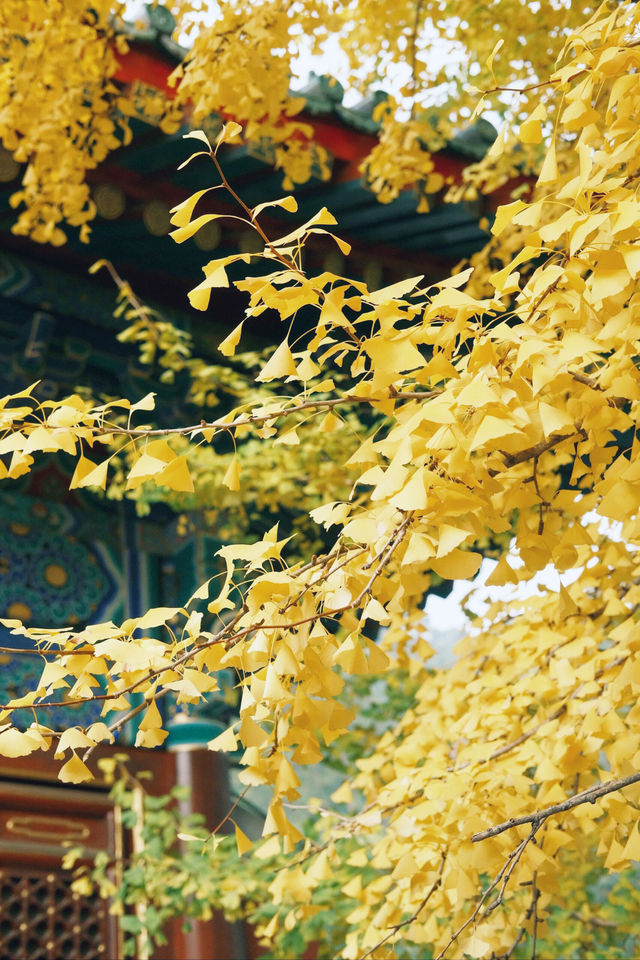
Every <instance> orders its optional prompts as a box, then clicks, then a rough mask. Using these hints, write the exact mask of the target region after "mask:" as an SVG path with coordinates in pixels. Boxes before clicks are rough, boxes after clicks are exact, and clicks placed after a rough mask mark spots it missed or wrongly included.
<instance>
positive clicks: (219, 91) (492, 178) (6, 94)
mask: <svg viewBox="0 0 640 960" xmlns="http://www.w3.org/2000/svg"><path fill="white" fill-rule="evenodd" d="M166 6H167V7H168V8H169V9H170V10H171V11H172V13H173V14H174V15H175V17H176V21H177V26H176V32H175V36H176V39H184V38H185V37H188V39H189V43H190V49H189V52H188V54H187V56H186V59H185V61H184V62H183V63H182V64H180V65H179V66H178V68H177V69H176V70H175V72H174V74H173V81H174V83H175V84H176V96H175V99H173V100H171V99H168V98H164V97H163V95H162V93H161V92H160V93H159V95H158V96H159V104H158V103H156V104H155V105H154V113H155V114H157V118H158V120H159V122H160V124H161V127H162V129H163V130H165V131H167V132H171V131H175V130H176V129H177V128H178V127H179V125H180V124H181V123H182V122H184V120H185V118H186V119H188V120H190V121H192V122H193V123H194V124H196V125H200V124H203V125H204V124H205V123H208V122H210V120H211V117H212V115H216V116H221V117H223V118H225V119H226V118H234V119H235V120H236V121H238V122H239V123H240V124H242V126H243V128H244V137H245V139H246V140H247V142H248V143H250V144H254V145H256V146H257V147H258V148H259V149H260V150H262V151H263V153H265V155H266V156H268V157H269V158H270V159H271V160H272V162H273V163H274V165H275V166H276V168H278V169H281V170H282V171H283V173H284V181H285V189H291V188H292V186H293V184H295V183H304V182H306V181H307V180H308V179H309V177H310V176H311V175H312V174H315V175H318V176H322V177H326V176H328V175H329V160H330V158H329V156H328V154H327V152H326V150H324V148H323V147H321V146H320V145H318V144H316V143H314V140H313V129H312V127H311V125H310V124H309V123H307V122H305V121H303V120H301V119H300V117H299V114H300V111H301V110H302V109H303V108H304V103H305V101H304V97H300V96H295V95H293V94H292V93H291V92H290V89H289V86H290V82H291V75H292V71H293V69H294V66H295V60H296V57H298V58H302V59H304V57H305V54H306V53H307V51H308V50H309V48H310V46H311V47H312V48H313V50H314V51H315V52H317V53H321V52H323V51H327V50H328V51H331V50H332V49H335V45H336V43H337V44H338V45H339V46H340V47H341V48H342V50H343V52H344V53H345V54H346V57H347V59H348V62H349V71H348V72H349V73H350V76H349V77H346V76H345V78H344V79H345V80H350V82H352V83H354V84H356V85H359V86H361V87H363V88H366V87H367V86H368V85H369V84H370V82H377V81H378V72H379V71H380V69H383V70H389V71H390V73H391V68H393V67H396V68H399V69H398V70H397V72H398V75H402V73H403V72H404V74H407V73H408V80H407V82H406V84H405V85H404V86H403V87H402V89H400V90H398V91H397V97H396V98H395V99H394V98H391V99H389V100H388V101H387V103H386V105H383V106H382V108H381V109H382V111H383V112H384V114H385V121H384V123H383V126H382V130H381V135H380V142H379V143H378V144H377V145H376V146H375V147H374V150H373V151H372V153H371V155H370V156H369V157H368V158H367V159H366V160H365V163H364V165H363V173H364V175H365V178H366V180H367V182H368V183H369V184H370V186H371V187H372V189H373V190H374V191H375V192H376V193H377V194H378V195H379V196H380V198H381V199H382V200H383V201H385V202H388V201H389V200H390V199H392V198H393V197H394V196H396V195H397V193H398V191H399V190H402V189H404V187H405V186H407V185H411V184H417V185H421V184H423V183H424V184H426V193H427V194H428V193H430V192H434V191H436V190H439V189H440V187H441V186H442V184H441V183H440V180H439V179H437V178H436V177H435V175H434V174H432V172H431V171H432V160H431V158H430V155H429V152H428V151H431V150H435V149H440V148H441V147H442V145H443V144H444V143H446V141H447V140H448V139H449V138H450V137H451V135H452V134H453V133H454V132H455V131H456V130H457V129H459V128H460V127H462V126H465V125H467V124H468V122H469V117H470V115H471V112H472V110H473V109H474V108H475V106H476V99H477V98H476V94H475V93H474V91H473V90H472V89H471V88H468V86H467V81H469V80H472V81H473V83H474V84H479V85H481V86H482V88H483V90H485V97H484V100H483V105H484V106H485V107H486V108H487V109H488V108H494V109H498V110H501V111H504V110H507V111H509V110H510V111H511V112H510V115H509V118H508V123H507V128H508V129H507V131H506V141H505V142H506V143H507V144H510V145H511V146H512V145H513V138H514V134H515V131H516V130H517V128H518V125H519V120H520V119H521V117H522V108H523V105H525V106H526V104H527V103H530V104H533V105H536V104H538V103H541V104H544V103H551V100H550V98H549V96H548V95H547V94H548V91H547V90H546V89H545V88H544V87H541V88H540V89H539V88H538V86H537V84H538V81H539V80H540V79H546V77H547V75H548V73H549V70H550V69H551V67H552V65H553V62H554V60H555V57H556V55H557V53H558V51H559V49H560V47H561V45H562V43H563V42H564V38H565V36H566V33H567V31H568V30H570V29H571V28H572V27H575V26H577V25H578V24H579V23H580V21H581V19H582V18H583V17H584V16H585V15H586V13H587V12H588V9H587V8H585V7H584V5H577V4H552V3H550V2H549V0H543V2H542V4H541V8H542V9H541V10H540V11H539V12H538V13H537V14H535V15H534V14H532V13H531V11H530V8H529V6H528V5H527V4H525V3H522V2H520V0H499V2H496V3H492V4H490V5H488V6H487V5H482V4H480V5H479V4H477V3H475V0H464V2H461V3H459V4H457V8H456V17H455V18H445V19H443V18H442V10H441V2H440V0H424V2H420V3H418V4H416V2H415V0H399V2H398V3H397V4H396V7H395V9H394V16H393V18H392V22H389V17H388V12H387V10H386V8H384V7H383V6H380V4H378V3H376V2H372V0H358V2H356V3H348V4H334V3H330V2H328V0H303V2H301V3H297V4H295V5H293V6H292V5H286V4H285V5H283V4H281V3H278V2H274V0H260V2H246V0H226V2H224V3H221V4H219V7H218V9H217V11H216V18H215V19H214V21H213V23H211V10H210V9H208V10H207V9H206V5H203V3H202V0H173V2H168V3H167V4H166ZM126 15H127V5H126V3H124V2H122V0H97V2H96V3H93V4H92V5H91V7H90V8H87V7H86V5H85V4H84V3H83V2H80V0H64V2H63V0H55V2H52V0H28V2H27V3H25V2H23V0H7V2H5V3H3V8H2V16H1V17H0V50H1V51H2V67H1V69H0V140H1V142H2V143H3V144H4V146H5V148H6V149H7V150H9V151H10V152H11V154H13V156H14V158H15V159H16V160H17V161H18V162H19V163H24V164H26V168H25V173H24V176H23V180H22V184H21V187H20V189H19V190H17V191H16V192H15V193H14V194H13V197H12V203H13V205H14V206H15V207H20V208H21V212H20V214H19V217H18V220H17V223H16V224H15V226H14V230H15V231H16V232H17V233H20V234H24V235H29V236H31V237H33V238H34V239H35V240H38V241H41V242H51V243H55V244H60V243H63V242H64V239H65V233H64V231H63V226H64V225H65V224H68V225H70V226H74V227H80V236H81V239H83V240H86V239H87V238H88V235H89V226H88V224H89V222H90V220H91V219H92V218H93V216H94V215H95V207H94V204H93V202H92V201H91V197H90V193H89V188H88V185H87V182H86V173H87V171H88V170H92V169H94V168H95V167H96V166H97V165H98V164H99V163H100V162H101V161H102V160H103V159H104V158H105V156H106V155H107V154H108V153H109V152H110V151H112V150H114V149H115V148H117V147H118V146H120V144H121V143H122V142H125V143H126V142H127V140H128V138H129V137H130V131H129V129H128V125H127V119H126V118H127V117H128V116H129V115H131V114H132V112H134V111H135V110H136V109H138V108H139V104H138V105H137V106H136V104H134V102H133V99H132V96H130V95H129V94H128V93H127V92H126V91H124V90H122V89H121V88H120V87H118V86H117V85H116V84H115V82H114V76H115V74H116V69H117V60H116V56H117V54H122V53H126V51H127V40H126V34H125V33H123V32H122V30H121V28H122V20H123V19H124V18H126ZM498 35H499V36H500V37H501V39H502V40H503V41H504V48H503V50H501V51H500V52H497V51H495V46H496V44H495V41H496V37H497V36H498ZM442 43H444V44H446V45H448V46H449V47H450V51H451V58H450V64H449V66H448V67H447V68H446V69H445V68H443V67H442V66H441V62H442V56H441V53H440V52H436V54H435V56H434V51H437V50H438V46H439V45H441V44H442ZM372 64H373V65H374V66H373V67H372ZM454 64H455V66H453V65H454ZM514 85H515V86H516V87H524V88H525V90H526V94H525V96H526V97H527V98H529V99H528V100H526V101H525V102H524V104H523V102H521V101H518V103H517V106H515V107H514V106H513V95H512V94H511V93H510V92H509V91H510V90H512V89H513V88H514ZM133 96H139V94H136V93H135V92H134V94H133ZM408 102H411V103H412V104H413V112H412V120H411V123H410V124H409V125H406V122H405V116H404V114H405V113H406V110H407V103H408ZM427 108H428V109H427ZM542 109H545V108H544V106H543V107H542ZM554 116H555V114H554V111H553V107H552V106H551V107H550V110H549V114H548V119H549V122H551V121H552V120H553V119H554ZM537 122H538V121H537V120H534V121H533V125H534V126H533V128H532V129H531V130H528V131H527V130H525V133H527V134H528V135H527V137H526V138H523V139H526V142H527V144H528V145H527V146H526V147H525V149H524V152H523V151H522V149H521V150H520V153H519V156H518V158H517V160H515V161H514V158H513V153H512V151H511V150H510V149H509V150H506V151H504V152H503V153H502V155H501V157H500V158H499V159H498V160H497V161H496V159H495V158H493V159H489V160H488V161H487V162H485V163H482V164H481V165H480V166H479V167H477V168H476V167H473V168H471V170H470V172H469V174H468V176H467V181H468V182H466V183H465V184H464V185H463V188H462V191H463V193H464V194H465V195H467V196H472V195H475V193H476V191H477V189H482V190H485V191H486V190H491V189H494V188H495V187H496V186H498V185H500V184H501V183H504V182H505V180H506V179H508V177H509V176H511V175H512V174H513V172H514V163H517V167H518V170H519V171H520V172H522V171H523V170H525V169H535V168H536V167H537V166H538V165H539V161H540V159H541V151H540V149H539V147H538V145H537V140H536V136H535V133H536V129H537V128H536V127H535V124H536V123H537ZM421 209H427V201H426V200H423V202H422V204H421Z"/></svg>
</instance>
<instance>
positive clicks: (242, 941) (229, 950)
mask: <svg viewBox="0 0 640 960" xmlns="http://www.w3.org/2000/svg"><path fill="white" fill-rule="evenodd" d="M190 726H191V725H190V724H189V723H188V722H187V723H185V724H181V725H180V734H179V737H176V738H175V741H174V745H172V746H170V752H169V756H170V757H171V759H172V761H173V764H174V776H175V782H176V784H178V785H179V786H181V787H186V788H187V789H188V791H189V797H188V799H187V800H185V801H183V802H182V809H183V812H184V813H185V814H188V813H201V814H203V816H204V817H205V821H206V826H207V828H208V829H209V830H215V829H216V827H217V826H218V825H219V824H220V822H221V821H222V820H223V819H224V818H225V816H226V815H227V813H228V812H229V809H230V807H231V804H232V802H233V801H232V800H231V798H230V796H229V785H228V777H227V770H226V764H225V760H224V758H223V757H221V756H220V754H217V753H213V752H212V751H211V750H207V748H206V747H205V746H203V745H202V740H201V736H202V731H201V730H200V727H201V726H202V724H201V723H194V724H193V733H194V737H193V739H194V740H199V741H200V742H199V743H198V742H196V743H190V742H189V739H190V738H189V727H190ZM218 732H219V731H218V730H215V731H214V732H213V733H211V732H209V735H208V737H207V739H211V737H212V736H214V735H215V734H217V733H218ZM172 739H173V737H170V740H169V742H171V740H172ZM176 741H179V742H176ZM229 829H230V824H229V822H227V824H225V826H224V828H223V830H222V832H225V833H226V832H229ZM190 926H191V929H190V930H183V929H182V921H174V923H173V924H172V925H171V930H170V931H168V934H169V940H170V943H169V944H168V945H167V948H165V949H168V948H169V947H170V948H171V950H172V951H173V952H169V953H168V954H165V953H164V952H163V954H158V956H159V957H160V956H167V957H169V956H170V957H172V958H174V960H178V958H180V960H182V958H184V960H245V958H246V957H248V956H249V954H248V953H247V943H246V936H245V928H244V925H243V924H241V923H229V922H228V921H226V920H225V919H224V917H223V916H222V914H220V913H216V914H214V916H213V917H212V919H211V920H208V921H201V920H193V921H191V923H190Z"/></svg>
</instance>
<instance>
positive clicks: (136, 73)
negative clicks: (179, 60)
mask: <svg viewBox="0 0 640 960" xmlns="http://www.w3.org/2000/svg"><path fill="white" fill-rule="evenodd" d="M114 53H115V57H116V60H117V61H118V69H117V70H116V75H115V80H117V82H118V83H122V84H126V83H134V82H135V81H136V80H140V81H141V82H142V83H146V84H147V86H149V87H155V88H156V89H157V90H162V92H163V93H165V94H166V95H167V97H169V98H170V99H173V97H175V95H176V88H175V87H172V86H170V85H169V83H168V79H169V74H170V73H172V72H173V69H174V66H175V64H173V63H172V62H171V61H170V60H167V59H165V58H164V57H162V56H161V55H160V54H159V53H158V52H157V51H155V50H153V49H149V48H146V49H145V48H144V47H142V46H130V47H129V50H128V51H127V53H118V52H117V51H115V50H114Z"/></svg>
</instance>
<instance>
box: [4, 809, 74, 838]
mask: <svg viewBox="0 0 640 960" xmlns="http://www.w3.org/2000/svg"><path fill="white" fill-rule="evenodd" d="M38 824H42V825H43V829H41V830H39V829H38ZM5 827H6V830H7V833H14V834H19V835H21V836H23V837H30V838H31V839H32V840H52V839H53V840H58V841H59V842H60V843H64V842H65V841H70V840H86V839H87V837H89V836H90V835H91V831H90V830H89V827H87V825H86V824H84V823H80V822H79V821H73V820H64V819H63V818H62V817H48V816H47V815H46V814H38V813H32V814H20V815H18V816H13V817H10V818H9V820H7V822H6V824H5Z"/></svg>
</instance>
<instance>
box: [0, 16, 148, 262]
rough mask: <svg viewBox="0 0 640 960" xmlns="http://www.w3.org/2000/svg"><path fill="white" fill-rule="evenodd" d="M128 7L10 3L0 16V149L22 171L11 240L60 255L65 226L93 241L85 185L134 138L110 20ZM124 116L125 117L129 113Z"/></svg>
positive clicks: (123, 46)
mask: <svg viewBox="0 0 640 960" xmlns="http://www.w3.org/2000/svg"><path fill="white" fill-rule="evenodd" d="M124 7H125V4H124V3H120V2H114V0H96V2H95V3H92V4H91V5H90V8H89V7H88V6H87V4H86V3H85V2H83V0H51V2H50V0H46V2H34V0H28V2H24V0H6V2H3V4H2V11H1V13H0V141H1V142H2V144H3V145H4V147H5V149H7V150H9V151H10V152H11V154H13V157H14V158H15V160H17V161H18V162H19V163H22V164H26V169H25V172H24V176H23V178H22V183H21V186H20V189H18V190H17V191H16V192H15V193H13V194H12V196H11V205H12V206H13V207H20V206H24V209H22V210H21V212H20V214H19V216H18V219H17V222H16V223H15V225H14V227H13V231H14V232H15V233H18V234H21V235H24V236H30V237H32V239H34V240H37V241H38V242H41V243H52V244H55V245H59V244H61V243H64V241H65V234H64V232H63V230H62V229H61V226H60V224H61V223H63V222H64V223H67V224H69V225H71V226H75V227H80V236H81V238H82V239H83V240H86V239H88V235H89V227H88V223H89V221H90V220H91V219H92V218H93V217H94V216H95V205H94V204H93V201H92V200H91V196H90V193H89V187H88V184H87V182H86V174H87V171H88V170H92V169H95V167H97V166H98V164H99V163H101V161H102V160H104V158H105V157H106V155H107V154H108V153H109V152H110V151H111V150H114V149H115V148H117V147H119V146H120V145H121V144H122V142H123V139H124V140H125V141H126V138H127V137H128V136H129V131H128V129H127V126H126V122H125V121H124V118H123V117H122V116H120V117H118V115H117V114H116V109H118V108H119V109H123V104H122V103H121V98H120V94H119V91H118V88H117V87H116V85H115V84H114V82H113V76H114V74H115V71H116V66H117V63H116V57H115V44H117V47H118V48H119V49H120V50H124V49H126V44H125V43H124V38H123V37H119V38H118V40H117V41H115V40H114V34H113V22H112V21H113V17H116V16H118V15H119V14H121V13H122V12H123V11H124ZM125 109H126V108H125Z"/></svg>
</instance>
